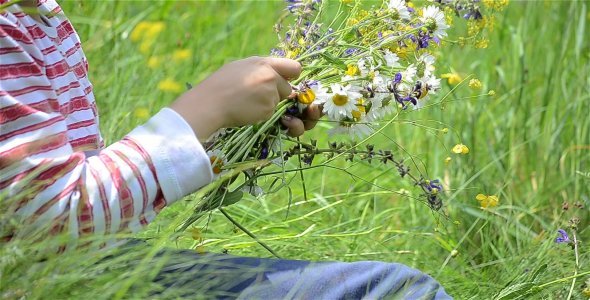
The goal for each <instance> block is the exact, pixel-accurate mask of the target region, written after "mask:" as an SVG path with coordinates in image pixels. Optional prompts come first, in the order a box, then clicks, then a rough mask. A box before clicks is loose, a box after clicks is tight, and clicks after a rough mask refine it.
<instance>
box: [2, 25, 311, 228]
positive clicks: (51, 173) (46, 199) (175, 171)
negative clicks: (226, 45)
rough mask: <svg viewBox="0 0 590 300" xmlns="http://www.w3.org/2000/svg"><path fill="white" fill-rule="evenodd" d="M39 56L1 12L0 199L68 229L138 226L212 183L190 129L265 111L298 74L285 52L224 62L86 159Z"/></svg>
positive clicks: (46, 224) (42, 223)
mask: <svg viewBox="0 0 590 300" xmlns="http://www.w3.org/2000/svg"><path fill="white" fill-rule="evenodd" d="M42 58H43V53H42V52H41V50H40V49H38V48H37V47H36V46H35V43H34V41H33V40H32V39H31V38H30V37H29V36H28V35H27V34H26V32H23V31H21V29H20V28H19V27H17V26H16V25H14V24H13V23H11V21H10V20H8V19H6V18H4V17H2V16H0V65H1V68H0V198H2V202H3V203H10V204H11V205H12V207H10V209H12V210H14V211H15V212H16V214H17V215H18V216H19V217H20V218H21V219H22V220H23V222H25V223H29V224H34V225H36V226H35V227H36V228H41V229H44V230H48V231H50V232H53V233H57V232H63V231H66V232H69V233H70V234H71V235H72V236H73V237H79V236H81V235H86V234H107V233H115V232H119V231H127V230H131V231H136V230H137V229H139V228H141V227H142V226H143V225H145V224H147V223H148V222H149V221H151V220H152V219H153V218H154V217H155V215H156V214H157V213H158V212H159V211H160V210H161V209H162V207H164V206H165V205H168V204H171V203H172V202H174V201H176V200H178V199H180V198H181V197H183V196H185V195H187V194H189V193H192V192H194V191H195V190H197V189H198V188H200V187H201V186H203V185H205V184H207V183H208V182H210V181H211V179H212V173H211V167H210V162H209V159H208V157H207V155H206V153H205V151H204V150H203V148H202V146H201V144H200V143H199V142H198V140H197V138H196V136H195V133H196V134H197V135H198V136H199V137H200V138H202V139H203V138H205V137H207V136H208V135H209V134H210V133H212V132H213V131H215V130H217V129H218V128H220V127H222V126H233V125H242V124H248V123H252V122H255V121H258V120H262V119H264V118H266V117H268V116H269V115H270V114H271V112H272V109H273V108H274V105H275V104H276V102H278V100H279V99H281V98H284V97H286V96H287V95H288V94H289V93H290V92H291V89H290V87H289V86H288V83H287V82H286V80H285V79H283V78H282V77H283V76H289V77H296V76H298V75H299V65H298V64H296V63H294V62H293V61H288V60H280V59H277V60H275V59H261V58H251V59H247V60H242V61H238V62H235V63H232V64H229V65H228V66H226V67H224V68H222V69H221V70H220V71H219V72H217V73H215V74H213V75H212V76H211V77H210V78H208V79H207V80H205V81H204V82H203V83H202V84H200V85H198V86H197V87H195V88H194V89H192V90H191V91H189V92H187V93H185V94H184V95H183V96H181V97H180V98H179V100H178V101H177V102H175V103H174V104H173V105H172V106H171V107H172V109H168V108H166V109H163V110H162V111H161V112H160V113H158V114H157V115H156V116H154V117H153V118H151V119H150V120H149V121H148V122H147V123H146V124H144V125H143V126H140V127H138V128H136V129H135V130H133V131H132V132H131V133H130V134H128V135H127V136H126V137H125V138H123V139H122V140H121V141H118V142H116V143H114V144H112V145H111V146H109V147H108V148H106V149H103V150H101V151H100V152H99V154H98V155H96V156H90V157H87V156H86V155H85V153H84V152H81V151H74V149H73V148H72V145H71V144H70V142H69V139H68V134H69V133H70V131H71V128H68V126H69V125H68V124H66V121H65V116H64V115H63V114H62V113H61V112H60V103H59V102H58V101H57V99H58V98H59V96H58V95H57V93H56V91H55V89H54V87H52V85H51V82H50V80H49V79H48V77H47V74H46V71H47V67H48V66H45V65H44V62H43V59H42ZM287 123H289V122H287ZM287 125H290V128H291V129H293V128H295V129H297V128H300V127H301V126H302V124H301V121H300V120H296V121H295V122H293V121H292V120H291V123H289V124H287ZM306 125H307V124H306ZM306 127H308V126H306ZM297 130H299V129H297Z"/></svg>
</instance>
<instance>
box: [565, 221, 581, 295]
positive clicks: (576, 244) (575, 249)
mask: <svg viewBox="0 0 590 300" xmlns="http://www.w3.org/2000/svg"><path fill="white" fill-rule="evenodd" d="M572 236H573V238H574V240H573V242H574V253H575V256H576V265H575V266H574V277H573V278H572V285H571V286H570V291H569V293H568V294H567V298H566V299H568V300H569V299H571V298H572V294H573V292H574V286H575V285H576V279H577V275H578V268H579V267H580V254H579V253H578V239H577V237H576V231H575V230H573V233H572Z"/></svg>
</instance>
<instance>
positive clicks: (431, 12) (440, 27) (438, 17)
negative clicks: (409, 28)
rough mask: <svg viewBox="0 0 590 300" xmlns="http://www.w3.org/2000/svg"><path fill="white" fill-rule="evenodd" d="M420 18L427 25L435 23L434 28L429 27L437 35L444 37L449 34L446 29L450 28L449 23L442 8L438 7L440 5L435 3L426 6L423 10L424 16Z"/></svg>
mask: <svg viewBox="0 0 590 300" xmlns="http://www.w3.org/2000/svg"><path fill="white" fill-rule="evenodd" d="M420 20H421V21H422V23H424V24H425V25H426V26H430V25H429V24H433V25H432V26H433V28H429V29H431V30H432V32H433V34H434V36H435V37H437V38H443V37H445V36H447V33H446V32H445V30H447V29H449V25H447V23H446V21H445V14H444V13H443V12H442V11H441V10H440V9H438V7H436V6H434V5H430V6H428V7H426V8H425V9H424V11H423V12H422V17H421V18H420Z"/></svg>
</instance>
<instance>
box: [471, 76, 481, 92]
mask: <svg viewBox="0 0 590 300" xmlns="http://www.w3.org/2000/svg"><path fill="white" fill-rule="evenodd" d="M469 87H470V88H472V89H474V90H479V89H481V81H479V79H477V78H473V79H471V80H469Z"/></svg>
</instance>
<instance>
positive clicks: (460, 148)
mask: <svg viewBox="0 0 590 300" xmlns="http://www.w3.org/2000/svg"><path fill="white" fill-rule="evenodd" d="M452 151H453V153H456V154H467V153H469V148H468V147H467V146H465V145H463V144H457V145H455V146H454V147H453V149H452Z"/></svg>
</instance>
